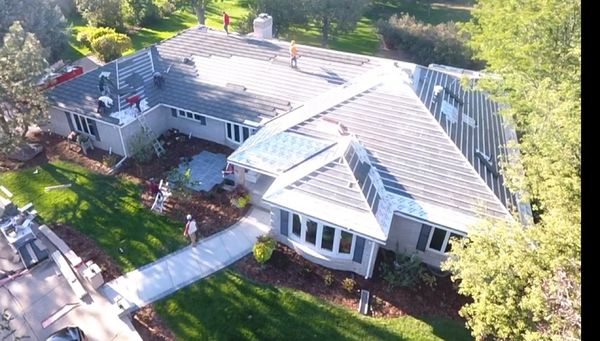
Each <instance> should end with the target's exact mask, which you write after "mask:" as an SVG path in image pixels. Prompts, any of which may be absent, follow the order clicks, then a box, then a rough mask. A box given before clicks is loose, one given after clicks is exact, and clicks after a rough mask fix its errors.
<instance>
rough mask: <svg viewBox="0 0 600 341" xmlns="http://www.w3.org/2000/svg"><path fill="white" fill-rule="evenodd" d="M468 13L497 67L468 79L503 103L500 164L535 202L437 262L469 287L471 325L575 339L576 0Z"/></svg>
mask: <svg viewBox="0 0 600 341" xmlns="http://www.w3.org/2000/svg"><path fill="white" fill-rule="evenodd" d="M472 14H473V18H472V20H471V22H469V24H468V25H466V29H467V30H468V31H469V33H470V34H471V37H472V39H471V46H472V47H473V48H474V50H475V52H476V57H478V58H480V59H483V60H485V61H486V63H487V71H489V72H492V73H495V74H496V75H498V77H494V78H492V77H490V78H484V79H481V80H480V82H479V83H478V86H479V87H480V88H482V89H484V90H487V91H488V92H489V93H491V94H492V95H493V96H494V97H495V98H496V99H497V100H499V101H500V102H503V103H505V104H506V105H505V106H504V108H503V110H502V115H504V117H505V118H506V120H507V121H509V122H512V123H513V124H514V126H515V128H516V129H517V132H518V136H519V145H518V148H519V149H518V151H520V153H510V155H511V156H510V157H509V158H507V159H504V160H501V161H503V162H502V165H503V173H504V176H505V179H506V180H507V184H508V185H509V186H510V187H511V188H512V189H513V190H515V191H519V192H520V193H522V194H523V196H524V198H525V199H528V200H531V201H532V202H534V203H536V204H535V205H534V207H533V209H534V215H535V220H534V224H533V225H531V226H528V227H523V226H514V225H508V226H507V225H504V224H495V226H490V225H491V224H490V223H488V224H486V226H483V227H481V228H479V229H478V230H476V231H474V232H473V233H470V234H469V237H468V239H466V240H464V241H461V242H460V243H459V245H456V247H455V246H453V247H452V253H451V257H450V259H449V261H448V262H447V263H446V264H445V265H444V267H445V268H446V269H448V270H451V271H452V272H453V278H454V279H455V280H460V284H459V291H460V292H462V293H464V294H467V295H470V296H472V297H473V303H472V304H467V305H466V306H465V307H464V308H463V309H462V310H461V313H462V314H463V316H465V317H466V318H467V323H468V324H469V326H470V327H471V328H472V329H473V335H475V336H477V337H485V336H492V337H496V338H501V339H515V340H522V339H526V340H528V339H559V340H563V339H579V338H580V337H581V316H580V314H581V260H580V258H581V240H580V239H581V154H580V153H581V85H580V77H581V18H580V14H581V3H580V1H577V0H567V1H564V0H524V1H519V2H514V1H508V0H480V1H479V3H478V4H477V5H476V6H475V9H474V10H473V13H472ZM507 18H510V19H509V20H508V19H507ZM508 147H509V148H510V149H511V150H513V149H514V150H516V149H515V148H516V147H517V146H516V145H509V146H508Z"/></svg>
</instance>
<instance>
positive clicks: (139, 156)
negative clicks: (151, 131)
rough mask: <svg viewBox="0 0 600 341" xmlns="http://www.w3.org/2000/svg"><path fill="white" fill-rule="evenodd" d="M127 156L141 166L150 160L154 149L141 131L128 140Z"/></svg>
mask: <svg viewBox="0 0 600 341" xmlns="http://www.w3.org/2000/svg"><path fill="white" fill-rule="evenodd" d="M129 155H131V156H132V157H133V158H134V159H135V160H136V161H137V162H139V163H141V164H144V163H148V162H149V161H150V160H152V157H153V155H154V148H153V147H152V143H151V141H150V140H149V139H148V137H147V136H146V134H144V132H143V131H140V132H138V133H137V134H135V135H133V136H132V137H131V138H130V139H129Z"/></svg>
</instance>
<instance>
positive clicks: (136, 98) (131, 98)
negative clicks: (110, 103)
mask: <svg viewBox="0 0 600 341" xmlns="http://www.w3.org/2000/svg"><path fill="white" fill-rule="evenodd" d="M139 100H140V96H139V95H133V96H129V97H127V103H129V104H133V103H136V102H139Z"/></svg>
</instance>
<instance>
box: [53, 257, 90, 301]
mask: <svg viewBox="0 0 600 341" xmlns="http://www.w3.org/2000/svg"><path fill="white" fill-rule="evenodd" d="M52 259H53V260H54V262H55V263H56V265H57V266H58V269H59V270H60V272H61V273H62V274H63V276H64V277H65V279H66V280H67V282H68V283H69V285H70V286H71V289H73V292H75V295H76V296H77V297H78V298H79V299H82V298H83V296H85V295H86V294H87V291H85V289H84V288H83V286H82V285H81V283H79V279H77V276H76V275H75V273H74V272H73V270H72V269H71V267H70V266H69V264H68V263H67V261H66V260H65V258H64V257H63V256H62V255H61V254H60V252H58V251H54V252H53V253H52Z"/></svg>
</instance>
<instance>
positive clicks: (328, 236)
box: [288, 212, 356, 258]
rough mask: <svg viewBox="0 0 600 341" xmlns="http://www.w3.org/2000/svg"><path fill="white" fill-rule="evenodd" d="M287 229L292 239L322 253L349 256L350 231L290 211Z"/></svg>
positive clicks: (352, 237)
mask: <svg viewBox="0 0 600 341" xmlns="http://www.w3.org/2000/svg"><path fill="white" fill-rule="evenodd" d="M290 214H291V215H292V219H289V222H288V224H289V225H288V227H289V229H288V231H291V232H292V233H291V234H290V237H291V239H292V240H295V241H298V242H301V243H303V244H305V245H308V246H310V247H311V248H314V249H317V250H318V251H320V252H323V253H329V254H333V255H336V256H338V257H339V256H341V257H342V258H351V256H352V252H353V249H354V242H355V239H356V238H355V237H354V234H352V233H350V232H346V231H343V230H342V229H340V228H337V227H333V226H329V225H325V224H323V223H321V222H318V221H315V220H313V219H310V218H306V217H304V216H301V215H299V214H296V213H291V212H290Z"/></svg>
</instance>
